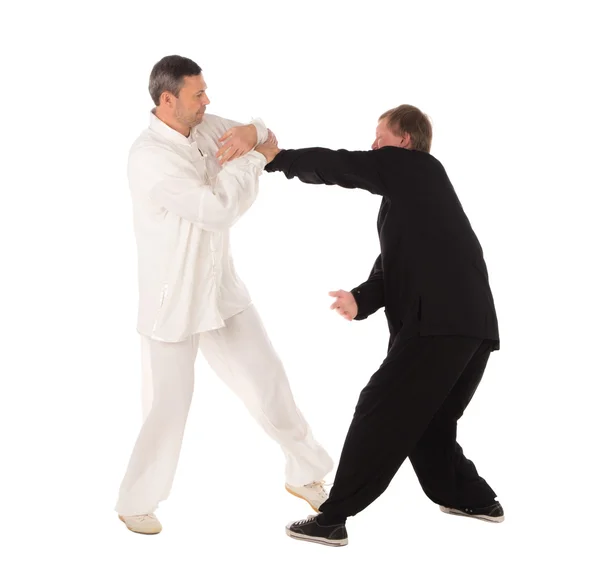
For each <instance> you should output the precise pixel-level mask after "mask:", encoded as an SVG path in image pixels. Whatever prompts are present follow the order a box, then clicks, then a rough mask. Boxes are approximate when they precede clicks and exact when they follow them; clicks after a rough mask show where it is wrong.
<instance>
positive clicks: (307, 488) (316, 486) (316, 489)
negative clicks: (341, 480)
mask: <svg viewBox="0 0 600 574" xmlns="http://www.w3.org/2000/svg"><path fill="white" fill-rule="evenodd" d="M285 489H286V490H287V491H288V492H289V493H290V494H293V495H294V496H297V497H298V498H302V500H306V502H308V504H310V506H311V508H312V509H313V510H314V511H315V512H319V507H320V506H321V504H323V503H324V502H325V501H326V500H327V499H328V498H329V494H327V491H326V490H325V482H324V481H322V480H321V481H320V482H311V483H310V484H305V485H303V486H293V485H291V484H288V483H287V482H286V484H285Z"/></svg>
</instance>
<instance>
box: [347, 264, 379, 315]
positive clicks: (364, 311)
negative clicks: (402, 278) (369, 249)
mask: <svg viewBox="0 0 600 574" xmlns="http://www.w3.org/2000/svg"><path fill="white" fill-rule="evenodd" d="M350 292H351V293H352V295H354V299H355V300H356V304H357V305H358V314H357V315H356V317H355V318H354V320H355V321H361V320H362V319H366V318H367V317H368V316H369V315H372V314H373V313H375V311H377V310H378V309H381V307H383V306H384V303H385V301H384V297H383V269H382V267H381V255H379V257H377V259H376V260H375V264H374V265H373V269H371V274H370V275H369V278H368V279H367V280H366V281H365V282H364V283H362V284H361V285H359V286H358V287H355V288H354V289H352V291H350Z"/></svg>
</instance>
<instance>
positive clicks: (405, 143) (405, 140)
mask: <svg viewBox="0 0 600 574" xmlns="http://www.w3.org/2000/svg"><path fill="white" fill-rule="evenodd" d="M400 147H402V148H404V149H411V148H412V141H411V140H410V134H408V133H404V134H402V140H401V141H400Z"/></svg>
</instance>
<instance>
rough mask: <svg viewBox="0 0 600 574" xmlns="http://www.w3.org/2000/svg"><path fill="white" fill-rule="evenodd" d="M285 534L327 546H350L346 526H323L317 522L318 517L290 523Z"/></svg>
mask: <svg viewBox="0 0 600 574" xmlns="http://www.w3.org/2000/svg"><path fill="white" fill-rule="evenodd" d="M285 533H286V534H287V535H288V536H290V537H291V538H295V539H296V540H306V541H307V542H317V543H318V544H325V545H326V546H346V544H348V532H347V531H346V525H345V524H334V525H333V526H321V525H320V524H319V523H318V522H317V517H316V516H309V517H308V518H306V519H304V520H298V521H297V522H290V523H289V524H288V525H287V526H286V527H285Z"/></svg>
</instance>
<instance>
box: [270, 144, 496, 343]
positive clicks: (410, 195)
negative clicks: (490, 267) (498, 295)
mask: <svg viewBox="0 0 600 574" xmlns="http://www.w3.org/2000/svg"><path fill="white" fill-rule="evenodd" d="M265 170H266V171H269V172H273V171H281V172H283V173H284V174H285V176H286V177H287V178H288V179H291V178H293V177H297V178H298V179H300V180H301V181H303V182H305V183H313V184H319V183H321V184H327V185H339V186H341V187H346V188H361V189H365V190H367V191H370V192H371V193H373V194H376V195H380V196H382V201H381V208H380V211H379V216H378V219H377V230H378V232H379V240H380V244H381V254H380V255H379V257H378V258H377V260H376V261H375V264H374V265H373V269H372V270H371V274H370V276H369V278H368V279H367V281H365V282H364V283H363V284H362V285H359V286H358V287H356V288H354V289H353V290H352V293H353V294H354V297H355V298H356V301H357V303H358V315H357V317H356V319H358V320H360V319H365V318H366V317H368V316H369V315H371V314H372V313H374V312H375V311H377V310H378V309H379V308H381V307H384V308H385V314H386V316H387V319H388V323H389V325H390V330H391V331H392V332H393V333H396V334H400V336H402V337H406V338H408V337H412V336H415V335H425V336H426V335H462V336H468V337H477V338H481V339H490V340H492V341H494V342H495V343H496V344H495V345H494V348H495V349H498V348H499V347H500V345H499V342H500V338H499V334H498V321H497V318H496V311H495V308H494V299H493V297H492V292H491V290H490V286H489V281H488V273H487V268H486V265H485V261H484V258H483V251H482V249H481V245H480V244H479V241H478V239H477V237H476V235H475V233H474V232H473V229H472V228H471V224H470V223H469V220H468V219H467V216H466V215H465V212H464V211H463V208H462V206H461V204H460V201H459V200H458V197H457V196H456V193H455V191H454V188H453V187H452V183H451V182H450V180H449V179H448V176H447V174H446V171H445V170H444V167H443V166H442V164H441V163H440V162H439V161H438V160H437V159H435V158H434V157H433V156H431V155H430V154H428V153H425V152H419V151H412V150H406V149H402V148H398V147H384V148H381V149H379V150H374V151H346V150H338V151H333V150H329V149H324V148H307V149H298V150H282V151H281V152H280V153H279V154H278V155H277V156H276V157H275V159H274V160H273V161H272V162H271V163H269V164H267V166H266V167H265Z"/></svg>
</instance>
